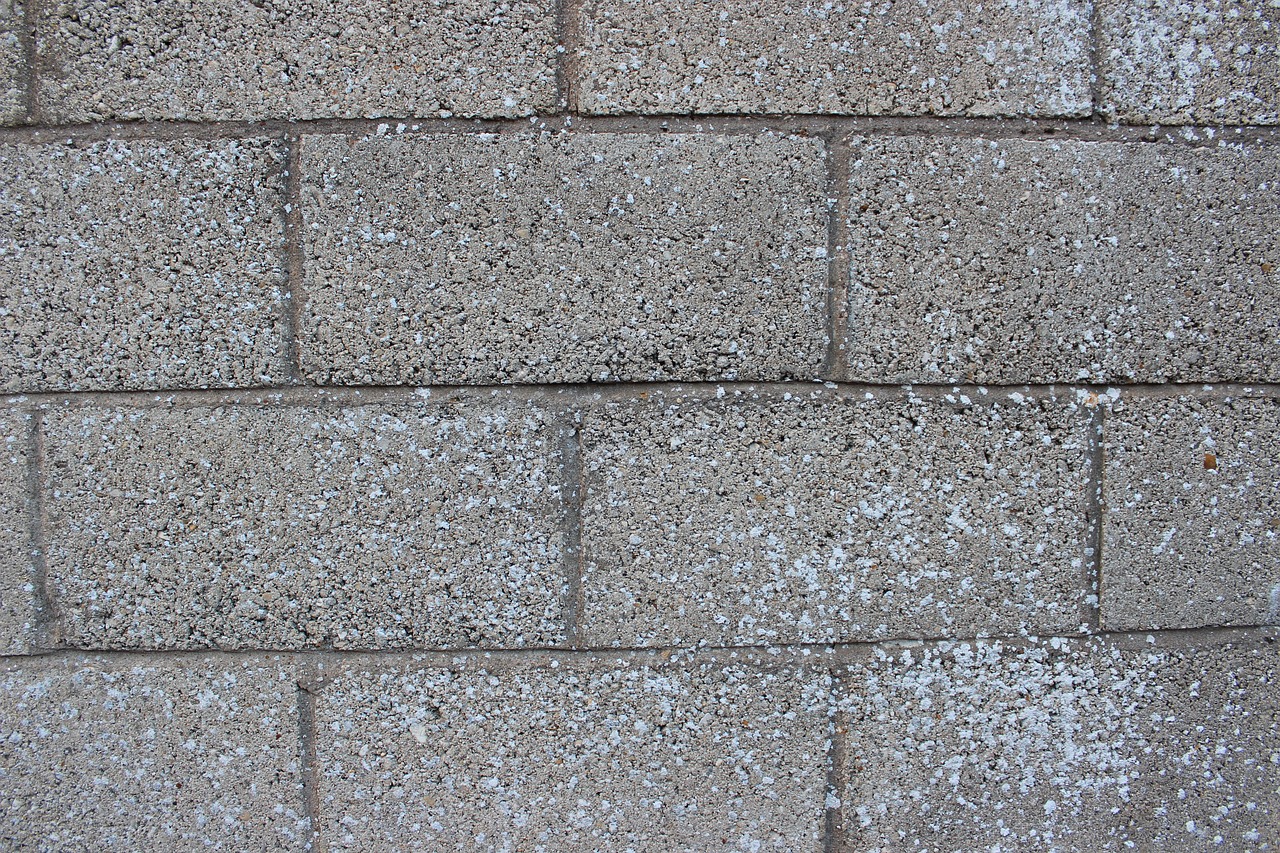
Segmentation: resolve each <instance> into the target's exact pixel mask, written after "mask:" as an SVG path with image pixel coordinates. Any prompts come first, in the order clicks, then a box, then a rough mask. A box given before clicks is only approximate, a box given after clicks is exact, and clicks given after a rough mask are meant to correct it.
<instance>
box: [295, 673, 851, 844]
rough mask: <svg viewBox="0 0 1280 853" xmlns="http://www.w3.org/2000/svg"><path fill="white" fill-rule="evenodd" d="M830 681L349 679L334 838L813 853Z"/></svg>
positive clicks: (337, 745)
mask: <svg viewBox="0 0 1280 853" xmlns="http://www.w3.org/2000/svg"><path fill="white" fill-rule="evenodd" d="M761 658H763V660H761ZM830 683H831V677H830V675H829V673H828V671H827V668H826V665H825V662H824V661H822V660H821V659H820V658H818V656H816V655H814V656H811V657H808V658H807V659H806V658H805V657H804V656H800V655H794V654H792V655H785V654H784V655H779V656H778V657H770V656H767V655H761V656H750V655H738V654H725V655H721V656H720V657H712V656H709V655H705V656H703V655H691V654H689V653H683V652H677V653H676V654H675V655H673V656H671V655H669V654H664V655H661V656H659V655H654V656H636V657H588V656H585V655H559V656H548V655H538V656H526V657H523V658H520V659H511V658H502V657H494V658H489V657H488V656H485V657H479V656H469V657H465V658H454V659H452V660H442V661H440V662H438V663H436V662H432V661H417V662H407V663H404V664H402V665H396V664H392V663H390V662H389V659H388V658H386V657H382V658H378V659H374V660H369V661H368V662H366V663H363V664H361V663H358V662H357V663H353V664H351V665H350V666H348V667H347V668H346V670H345V671H344V672H342V673H341V674H340V675H339V676H338V677H337V678H336V679H335V680H334V681H333V682H332V683H331V684H329V685H328V686H327V687H326V688H325V690H324V691H323V692H322V693H321V694H320V696H319V697H318V699H317V704H316V721H317V730H318V737H317V744H316V754H317V759H318V763H319V779H320V780H319V785H318V787H319V811H320V815H321V821H320V833H321V837H322V839H323V841H324V842H325V843H326V844H327V845H328V848H329V849H330V850H362V851H364V850H368V851H374V850H388V851H389V850H431V851H444V850H459V851H463V850H476V849H484V850H494V851H526V850H527V851H538V853H554V852H555V851H571V850H600V851H619V853H621V851H630V853H646V852H647V851H651V853H666V851H675V850H681V851H693V850H711V849H717V850H727V849H733V850H756V851H765V850H779V851H781V850H785V851H811V853H817V851H819V850H822V849H823V847H822V842H821V830H822V822H823V812H824V808H825V799H826V795H827V778H826V771H825V767H826V764H827V760H826V755H827V748H828V744H829V741H830V737H831V735H830V727H831V721H830V717H829V714H830V712H831V704H832V703H831V694H830Z"/></svg>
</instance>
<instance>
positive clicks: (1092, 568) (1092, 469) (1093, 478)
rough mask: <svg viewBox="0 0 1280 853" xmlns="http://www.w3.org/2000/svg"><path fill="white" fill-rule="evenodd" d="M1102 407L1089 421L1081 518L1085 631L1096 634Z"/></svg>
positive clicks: (1098, 617) (1099, 607) (1098, 619)
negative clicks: (1087, 598)
mask: <svg viewBox="0 0 1280 853" xmlns="http://www.w3.org/2000/svg"><path fill="white" fill-rule="evenodd" d="M1105 409H1106V407H1105V406H1102V405H1096V406H1095V407H1094V409H1093V414H1092V415H1091V416H1090V418H1089V439H1088V440H1089V443H1088V458H1089V473H1088V476H1087V478H1086V480H1085V482H1086V486H1085V488H1086V489H1087V490H1088V491H1087V493H1086V494H1085V518H1086V519H1087V529H1086V532H1085V535H1086V537H1087V539H1086V543H1087V544H1086V545H1085V561H1084V569H1085V578H1084V580H1085V589H1086V590H1087V593H1086V594H1087V595H1091V596H1092V603H1091V604H1090V605H1089V612H1088V622H1087V624H1088V626H1089V630H1090V631H1092V632H1094V633H1097V632H1099V631H1101V630H1102V526H1103V517H1102V514H1103V512H1104V510H1105V507H1104V505H1103V500H1102V478H1103V477H1104V476H1105V474H1104V467H1103V463H1104V461H1105V460H1104V457H1103V453H1104V450H1103V425H1104V423H1105V420H1106V414H1105V411H1104V410H1105Z"/></svg>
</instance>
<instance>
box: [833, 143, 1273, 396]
mask: <svg viewBox="0 0 1280 853" xmlns="http://www.w3.org/2000/svg"><path fill="white" fill-rule="evenodd" d="M1201 141H1202V142H1203V143H1204V147H1191V146H1189V145H1174V144H1166V145H1139V144H1132V143H1127V144H1126V143H1114V142H1076V141H1061V142H1046V141H1030V140H999V141H993V140H984V139H960V138H952V137H942V138H918V137H915V138H912V137H880V138H874V139H871V138H860V139H855V140H853V155H852V167H851V177H850V191H851V197H850V207H849V223H848V225H849V235H848V245H849V251H850V284H849V302H848V324H847V334H846V336H845V337H846V340H845V345H846V357H847V362H848V369H849V371H850V377H851V378H855V379H867V380H870V381H878V382H882V381H903V382H907V381H915V382H979V383H982V382H999V383H1017V382H1028V381H1030V382H1072V381H1079V380H1082V379H1084V380H1089V381H1099V382H1106V381H1117V380H1136V381H1144V382H1145V381H1151V382H1159V381H1166V380H1179V381H1191V382H1201V381H1205V382H1209V381H1219V380H1222V381H1230V380H1272V381H1274V380H1277V379H1280V314H1278V313H1277V312H1276V311H1275V310H1274V308H1275V306H1276V305H1277V304H1278V303H1280V243H1277V241H1276V240H1275V239H1274V236H1275V234H1276V232H1277V230H1280V195H1278V194H1277V193H1276V192H1275V187H1276V186H1277V185H1278V183H1280V157H1278V156H1277V153H1276V152H1277V149H1276V148H1275V147H1274V146H1269V145H1263V146H1240V145H1225V144H1222V145H1220V144H1218V143H1215V142H1213V141H1212V138H1211V137H1209V136H1202V137H1201Z"/></svg>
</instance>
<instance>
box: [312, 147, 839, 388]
mask: <svg viewBox="0 0 1280 853" xmlns="http://www.w3.org/2000/svg"><path fill="white" fill-rule="evenodd" d="M302 171H303V181H304V186H303V197H302V215H303V219H304V222H305V230H304V246H305V247H304V252H305V254H306V264H307V269H306V280H305V289H306V294H305V301H304V306H303V309H302V316H301V318H300V332H299V334H300V338H301V357H302V362H303V369H304V371H305V372H306V374H307V375H308V376H309V377H310V378H312V379H314V380H315V381H317V382H321V383H323V382H337V383H373V384H397V383H415V382H438V383H446V384H447V383H483V382H501V381H517V382H584V381H590V380H618V379H622V380H653V379H672V378H675V379H703V378H729V379H734V378H739V379H777V378H786V377H789V376H805V377H811V376H813V375H814V374H815V373H816V371H817V367H818V363H819V362H820V361H821V360H822V358H823V355H824V345H825V335H826V331H825V321H824V319H823V312H824V310H825V306H826V296H825V289H826V277H827V270H826V254H827V202H826V179H825V168H824V164H823V146H822V143H821V142H820V141H818V140H814V139H799V138H794V137H785V136H773V135H764V136H762V137H749V136H733V137H725V136H713V135H701V134H679V135H671V136H661V137H652V136H647V135H640V134H588V135H583V134H572V135H556V134H537V135H533V134H531V135H527V136H526V135H519V136H488V135H474V134H467V135H458V134H451V135H432V136H425V137H422V136H415V135H412V134H407V135H404V136H398V135H394V134H392V135H388V136H386V137H380V136H375V137H372V138H361V139H351V138H342V137H331V136H325V137H313V136H308V137H305V138H304V139H303V149H302Z"/></svg>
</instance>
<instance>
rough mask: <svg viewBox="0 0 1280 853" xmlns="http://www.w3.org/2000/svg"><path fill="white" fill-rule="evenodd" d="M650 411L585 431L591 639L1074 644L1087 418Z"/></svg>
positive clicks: (837, 405) (1034, 404) (922, 408)
mask: <svg viewBox="0 0 1280 853" xmlns="http://www.w3.org/2000/svg"><path fill="white" fill-rule="evenodd" d="M761 396H762V395H759V394H751V393H741V394H739V393H735V394H733V395H732V396H729V395H727V394H726V395H725V396H724V397H723V398H719V399H717V398H713V399H711V400H709V401H700V400H696V399H693V400H688V399H682V398H680V397H679V396H671V397H660V398H658V399H654V400H650V401H646V402H644V403H642V404H639V405H636V404H631V403H615V404H608V405H604V406H601V407H599V408H598V409H597V410H595V411H593V412H591V413H590V414H589V415H588V416H587V418H586V421H585V424H584V426H583V445H584V450H583V470H584V474H585V477H584V481H585V488H584V500H583V511H582V516H583V534H582V536H583V542H584V565H583V579H582V602H583V604H582V607H583V634H584V638H585V640H586V641H587V642H588V643H589V644H593V645H594V644H601V645H614V646H624V647H626V646H640V645H658V646H669V645H677V646H678V645H690V644H697V643H703V642H706V643H711V644H713V645H760V644H769V643H796V642H809V643H812V642H844V641H849V640H869V639H877V638H884V637H900V636H926V637H932V636H973V635H974V634H975V633H977V634H986V633H993V632H994V633H1017V632H1018V631H1019V630H1021V629H1026V630H1031V631H1033V632H1036V633H1046V632H1055V631H1058V632H1061V631H1074V630H1076V629H1077V628H1078V627H1079V626H1080V625H1081V623H1082V622H1083V621H1084V620H1085V614H1084V611H1083V607H1082V605H1083V604H1084V602H1083V598H1084V596H1085V591H1084V584H1083V581H1082V579H1083V577H1084V568H1083V567H1084V565H1085V558H1086V554H1085V548H1086V543H1087V535H1086V534H1087V529H1086V528H1087V525H1086V521H1085V498H1086V481H1087V477H1088V464H1087V462H1086V457H1085V452H1086V446H1087V444H1088V435H1087V427H1088V424H1089V414H1088V413H1087V412H1082V411H1080V410H1079V409H1077V407H1075V406H1074V405H1073V403H1074V400H1070V401H1065V402H1064V401H1053V400H1030V399H1027V398H1026V397H1025V396H1024V395H1022V394H1020V393H1018V392H1014V393H1013V394H1012V395H1009V396H1006V395H1005V394H999V395H990V394H988V395H986V397H985V398H983V397H979V396H978V395H976V394H975V395H974V398H970V397H968V396H966V395H964V394H958V395H946V396H943V397H939V398H936V399H930V400H921V399H919V398H917V397H915V396H914V395H908V396H906V397H905V398H903V397H902V396H900V395H894V396H890V395H883V396H877V395H871V394H867V395H865V396H864V395H856V394H849V395H838V394H834V393H819V392H808V393H797V394H789V393H788V394H786V395H785V396H783V397H781V398H778V397H777V396H772V395H770V396H765V397H764V399H761Z"/></svg>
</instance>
